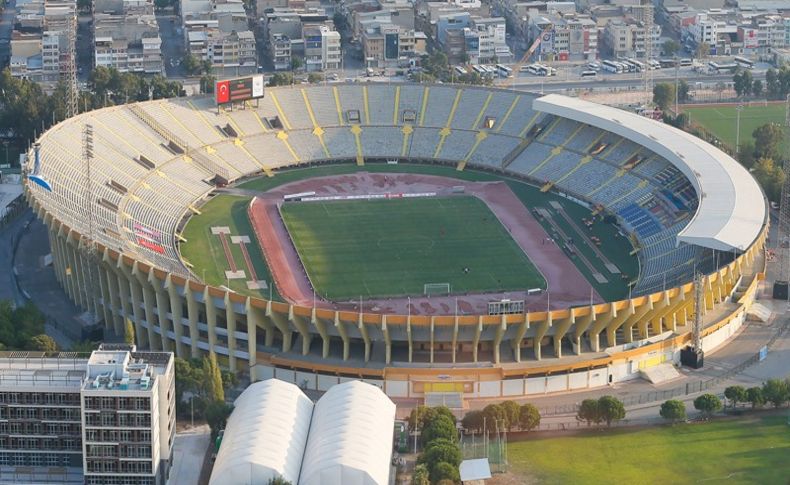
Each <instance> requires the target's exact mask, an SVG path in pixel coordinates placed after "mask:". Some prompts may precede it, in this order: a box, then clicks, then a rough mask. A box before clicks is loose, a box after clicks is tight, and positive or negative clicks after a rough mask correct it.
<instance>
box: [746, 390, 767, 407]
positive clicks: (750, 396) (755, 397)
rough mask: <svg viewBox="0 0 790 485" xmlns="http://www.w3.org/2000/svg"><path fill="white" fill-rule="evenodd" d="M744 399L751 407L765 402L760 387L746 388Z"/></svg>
mask: <svg viewBox="0 0 790 485" xmlns="http://www.w3.org/2000/svg"><path fill="white" fill-rule="evenodd" d="M746 401H747V402H749V403H751V405H752V409H754V408H756V407H757V406H762V405H763V404H765V396H763V389H762V388H761V387H750V388H749V389H746Z"/></svg>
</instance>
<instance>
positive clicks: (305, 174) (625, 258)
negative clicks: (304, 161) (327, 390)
mask: <svg viewBox="0 0 790 485" xmlns="http://www.w3.org/2000/svg"><path fill="white" fill-rule="evenodd" d="M358 172H370V173H412V174H425V175H437V176H442V177H448V178H454V179H459V180H465V181H478V182H491V181H500V180H502V181H505V183H506V184H507V185H508V187H509V188H510V189H511V190H512V191H513V193H514V194H515V195H516V197H518V199H519V200H520V201H521V202H522V203H523V204H524V206H526V207H527V208H528V209H532V208H535V207H548V206H549V203H550V202H552V201H554V202H557V203H559V204H561V205H562V207H563V208H564V210H565V211H566V213H567V215H568V216H569V217H570V218H571V219H572V220H573V221H574V222H575V223H576V224H575V227H574V226H572V225H570V224H567V223H566V221H565V220H563V219H561V218H557V220H556V224H557V225H558V226H559V227H560V228H561V229H562V230H563V232H564V233H565V234H566V235H567V236H568V237H572V238H573V239H575V240H576V241H582V240H583V239H584V238H583V237H582V234H581V233H580V232H579V230H578V229H579V228H580V227H585V226H584V224H583V222H582V219H584V218H590V217H591V211H590V209H588V208H585V207H583V206H581V205H578V204H576V203H573V202H571V201H569V200H567V199H565V198H563V197H561V196H559V195H557V194H553V193H550V192H549V193H542V192H541V191H540V189H539V188H538V187H535V186H532V185H529V184H526V183H524V182H521V181H519V180H515V179H512V178H509V177H507V176H504V175H499V174H492V173H489V172H481V171H477V170H474V169H472V168H469V167H467V168H466V170H464V171H462V172H459V171H456V170H455V168H454V167H449V166H443V165H434V164H404V163H401V164H398V165H389V164H384V163H381V164H373V163H368V164H366V165H365V166H363V167H359V166H357V165H356V164H354V163H341V164H331V165H321V166H316V167H298V168H293V169H287V170H282V171H279V172H277V173H276V175H275V176H274V177H265V176H264V177H259V178H255V179H251V180H248V181H245V182H242V183H241V184H239V185H238V186H237V188H239V189H241V190H245V191H248V193H256V192H266V191H268V190H271V189H274V188H276V187H279V186H282V185H285V184H289V183H291V182H295V181H300V180H306V179H310V178H314V177H321V176H329V175H342V174H354V173H358ZM251 200H252V196H251V195H250V196H246V195H245V196H237V195H228V194H219V195H217V196H215V197H213V198H211V199H209V200H208V201H206V202H205V203H204V204H203V205H202V206H200V207H199V210H200V214H197V215H194V216H192V217H191V219H190V220H189V222H188V224H187V226H186V228H185V229H184V232H183V235H184V237H185V239H187V241H186V242H183V243H181V245H180V251H181V254H182V256H183V258H184V259H185V260H186V261H187V262H188V263H189V264H191V265H192V268H191V270H192V272H193V274H195V276H196V277H198V278H203V280H204V281H205V282H207V283H208V284H210V285H213V286H228V287H230V288H231V289H232V290H234V291H237V292H239V293H240V294H244V295H251V296H259V297H263V298H268V297H269V296H270V291H271V296H272V297H273V298H274V299H276V300H279V301H282V298H281V297H280V295H279V294H278V292H277V288H276V287H275V288H274V289H273V290H270V289H268V288H266V289H262V290H259V289H250V288H248V287H247V286H246V284H245V281H242V280H233V279H230V280H229V279H227V278H226V277H225V274H224V272H225V271H226V270H227V269H228V263H227V261H226V258H225V256H223V248H222V245H221V242H220V240H219V239H218V238H217V237H216V236H215V235H213V234H212V233H211V227H215V226H227V227H228V228H229V229H230V231H231V234H242V235H250V236H251V235H252V234H253V230H252V226H251V224H250V221H249V217H248V215H247V213H246V208H247V207H248V206H249V203H250V201H251ZM539 223H540V224H541V225H543V227H544V229H546V231H548V232H549V233H550V234H551V235H552V236H553V237H555V238H557V239H558V241H559V240H561V236H560V235H559V234H556V232H555V231H554V229H553V228H552V227H551V226H550V225H549V224H547V223H546V222H545V221H544V220H539ZM585 234H586V235H587V236H590V237H593V236H594V237H595V238H597V240H598V241H599V246H598V248H597V249H598V250H600V251H601V252H603V253H604V254H605V255H606V257H607V258H608V259H609V260H610V261H611V262H612V263H614V264H615V265H616V266H617V267H618V268H620V270H621V271H622V272H623V274H624V277H623V278H610V279H609V281H607V282H606V283H599V282H597V281H595V280H594V279H593V278H592V276H591V271H590V269H589V268H588V267H586V266H585V265H583V264H581V263H580V262H579V261H578V259H574V258H572V261H573V263H574V264H575V265H576V267H577V268H578V269H579V271H580V272H581V273H582V274H583V275H584V276H585V278H586V279H587V280H588V281H589V283H590V284H591V285H592V286H593V287H594V288H595V291H596V292H597V293H598V294H599V295H600V296H601V297H602V298H604V299H606V300H608V301H614V300H617V299H620V298H623V297H625V296H627V295H628V287H627V284H626V283H627V281H628V278H635V277H636V275H638V274H639V262H638V260H637V258H636V256H635V255H633V254H631V252H632V250H633V247H632V246H631V243H630V241H629V239H628V238H627V237H624V236H622V235H620V234H618V231H617V229H616V228H615V227H614V226H612V225H611V224H605V223H602V222H599V223H596V224H594V225H592V226H591V227H589V228H588V229H586V230H585ZM238 249H239V248H238V246H237V245H233V244H231V251H232V254H233V255H234V260H236V261H237V262H238V264H239V265H240V266H241V265H242V264H243V260H242V259H241V255H240V254H239V251H238ZM576 250H577V251H578V252H579V253H580V254H583V255H584V256H585V257H586V258H587V260H589V261H591V262H592V264H593V265H594V267H595V270H596V271H598V272H601V273H606V268H605V267H604V266H603V263H602V262H601V261H600V260H599V259H598V258H597V256H596V253H595V251H594V250H593V249H592V248H591V247H589V246H588V245H585V244H577V245H576ZM248 251H249V253H250V256H251V257H252V259H253V261H254V265H255V268H256V271H257V276H258V278H259V279H261V280H265V281H267V282H270V281H271V279H272V278H271V272H270V269H269V267H268V264H267V262H266V261H265V259H264V257H263V255H262V252H261V250H260V247H259V246H258V242H257V239H256V238H254V237H253V238H252V244H250V245H249V246H248ZM441 282H442V281H436V278H431V280H430V281H425V282H424V283H441ZM522 285H523V286H522V288H526V287H527V286H526V282H524V283H522ZM454 291H455V289H454ZM420 292H422V287H421V288H420ZM359 296H360V295H355V296H354V297H353V298H354V299H357V298H359Z"/></svg>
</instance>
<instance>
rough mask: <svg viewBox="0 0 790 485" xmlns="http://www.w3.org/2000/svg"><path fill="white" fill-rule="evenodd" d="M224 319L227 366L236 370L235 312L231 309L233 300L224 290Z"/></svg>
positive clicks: (233, 370)
mask: <svg viewBox="0 0 790 485" xmlns="http://www.w3.org/2000/svg"><path fill="white" fill-rule="evenodd" d="M225 321H226V322H227V330H228V367H229V368H230V371H231V372H236V371H237V370H238V365H237V363H236V312H235V311H233V302H232V301H231V300H230V296H229V294H228V293H227V292H225ZM247 327H249V325H247Z"/></svg>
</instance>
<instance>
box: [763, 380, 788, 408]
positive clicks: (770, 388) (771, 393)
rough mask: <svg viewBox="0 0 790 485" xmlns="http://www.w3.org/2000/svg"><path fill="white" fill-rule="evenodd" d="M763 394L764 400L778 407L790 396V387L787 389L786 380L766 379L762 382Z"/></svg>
mask: <svg viewBox="0 0 790 485" xmlns="http://www.w3.org/2000/svg"><path fill="white" fill-rule="evenodd" d="M763 396H764V397H765V401H766V402H769V403H771V404H773V405H774V407H775V408H778V407H779V406H781V405H782V404H784V403H785V401H787V400H788V398H790V389H788V386H787V381H783V380H781V379H768V380H767V381H765V383H764V384H763Z"/></svg>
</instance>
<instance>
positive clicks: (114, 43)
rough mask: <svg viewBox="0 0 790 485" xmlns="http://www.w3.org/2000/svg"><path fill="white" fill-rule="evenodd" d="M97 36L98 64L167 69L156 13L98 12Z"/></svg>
mask: <svg viewBox="0 0 790 485" xmlns="http://www.w3.org/2000/svg"><path fill="white" fill-rule="evenodd" d="M152 11H153V10H152ZM93 37H94V56H93V60H94V66H95V67H99V66H103V67H114V68H115V69H117V70H118V71H120V72H140V73H146V74H160V73H163V72H164V61H163V56H162V39H161V37H160V36H159V26H158V24H157V22H156V17H155V16H154V15H153V14H140V15H136V14H134V13H132V11H127V12H123V13H121V14H104V13H103V14H94V16H93Z"/></svg>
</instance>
